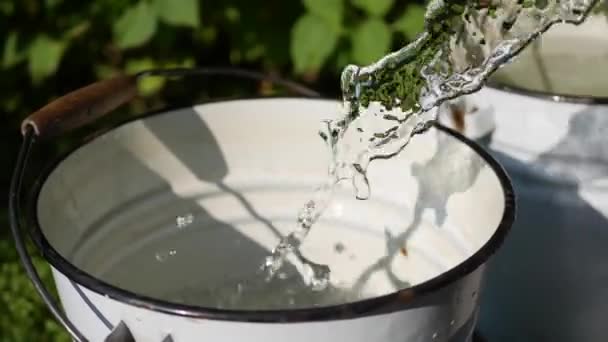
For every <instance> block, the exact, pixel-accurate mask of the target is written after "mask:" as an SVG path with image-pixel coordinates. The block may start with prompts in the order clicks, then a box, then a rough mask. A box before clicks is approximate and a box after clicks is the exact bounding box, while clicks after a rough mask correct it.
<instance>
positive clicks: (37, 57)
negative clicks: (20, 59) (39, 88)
mask: <svg viewBox="0 0 608 342" xmlns="http://www.w3.org/2000/svg"><path fill="white" fill-rule="evenodd" d="M64 49H65V45H64V43H63V42H61V41H58V40H54V39H52V38H50V37H48V36H46V35H44V34H42V35H39V36H38V37H36V39H34V41H33V42H32V44H31V45H30V47H29V50H28V59H29V72H30V76H31V77H32V81H33V82H34V84H38V83H40V81H42V80H44V79H45V78H47V77H48V76H50V75H52V74H53V73H55V71H56V70H57V67H58V66H59V62H60V61H61V56H62V55H63V51H64Z"/></svg>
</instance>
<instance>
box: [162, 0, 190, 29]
mask: <svg viewBox="0 0 608 342" xmlns="http://www.w3.org/2000/svg"><path fill="white" fill-rule="evenodd" d="M155 5H156V12H157V13H158V17H159V18H160V20H162V21H163V22H165V23H167V24H169V25H174V26H187V27H198V25H199V0H156V1H155Z"/></svg>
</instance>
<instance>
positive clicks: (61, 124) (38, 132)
mask: <svg viewBox="0 0 608 342" xmlns="http://www.w3.org/2000/svg"><path fill="white" fill-rule="evenodd" d="M147 76H162V77H183V76H233V77H242V78H249V79H252V80H258V81H270V82H271V83H275V84H278V85H281V86H283V87H285V88H286V89H288V90H290V91H292V92H294V93H295V94H298V95H301V96H306V97H319V96H320V94H319V93H318V92H316V91H314V90H311V89H309V88H307V87H305V86H303V85H300V84H298V83H295V82H292V81H288V80H285V79H282V78H279V77H275V76H271V75H267V74H264V73H260V72H255V71H250V70H243V69H237V68H174V69H153V70H146V71H142V72H139V73H137V74H134V75H121V76H117V77H114V78H111V79H107V80H102V81H99V82H96V83H93V84H90V85H88V86H86V87H83V88H80V89H77V90H75V91H73V92H71V93H68V94H67V95H64V96H62V97H60V98H58V99H56V100H54V101H52V102H51V103H49V104H48V105H46V106H44V107H42V108H41V109H39V110H37V111H36V112H34V113H32V114H31V115H29V116H28V117H27V118H26V119H25V120H23V122H22V123H21V134H22V135H23V142H22V144H21V147H20V149H19V153H18V155H17V162H16V164H15V169H14V171H13V175H12V178H11V184H10V189H9V204H8V209H9V222H10V228H11V233H12V235H13V239H14V240H15V248H16V250H17V254H18V255H19V259H20V261H21V264H22V265H23V268H24V270H25V273H26V275H27V276H28V278H29V279H30V281H31V282H32V283H33V284H34V288H35V289H36V291H37V292H38V294H39V295H40V297H41V298H42V300H43V301H44V303H45V304H46V306H47V307H48V308H49V310H50V311H51V313H52V314H53V316H54V317H55V319H56V320H57V321H58V322H59V324H61V326H63V328H64V329H65V330H66V331H67V332H68V333H69V334H70V335H71V337H72V339H73V340H74V341H76V342H88V339H87V338H86V337H85V336H84V335H83V334H82V333H81V332H80V331H79V330H78V328H76V326H75V325H74V324H73V323H72V322H71V321H70V320H69V318H68V317H67V316H66V315H65V314H64V313H63V311H62V310H61V309H60V307H59V305H58V304H57V302H56V300H55V298H53V296H52V295H51V294H50V292H49V291H48V289H47V288H46V287H45V285H44V283H43V282H42V280H41V278H40V275H39V274H38V271H37V270H36V268H35V266H34V264H33V263H32V259H31V257H30V255H29V252H28V251H27V248H26V243H25V241H24V237H23V234H22V230H23V229H22V222H21V220H22V216H21V191H22V183H23V176H24V173H25V169H26V168H27V162H28V159H29V157H30V152H31V150H32V147H33V145H34V143H35V142H36V141H37V140H41V141H43V140H48V139H51V138H54V137H57V136H61V135H62V134H65V133H67V132H69V131H72V130H75V129H77V128H80V127H82V126H85V125H88V124H91V123H93V122H95V120H96V119H98V118H101V117H102V116H104V115H106V114H108V113H110V112H112V111H113V110H114V109H117V108H118V107H120V106H121V105H123V104H125V103H127V102H129V101H130V100H132V99H133V98H135V96H137V82H138V81H139V80H140V79H141V78H143V77H147ZM30 238H31V236H30Z"/></svg>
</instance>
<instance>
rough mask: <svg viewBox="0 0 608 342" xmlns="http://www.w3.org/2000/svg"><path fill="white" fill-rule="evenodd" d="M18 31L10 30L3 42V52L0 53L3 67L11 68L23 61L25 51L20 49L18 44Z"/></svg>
mask: <svg viewBox="0 0 608 342" xmlns="http://www.w3.org/2000/svg"><path fill="white" fill-rule="evenodd" d="M18 35H19V34H18V33H17V32H15V31H13V32H10V33H9V34H8V35H7V37H6V41H5V42H4V53H3V54H2V67H4V68H5V69H8V68H12V67H13V66H15V65H16V64H18V63H20V62H21V61H23V60H24V59H25V57H26V54H25V51H20V49H19V44H18V40H19V37H18Z"/></svg>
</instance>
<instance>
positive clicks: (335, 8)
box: [303, 0, 344, 31]
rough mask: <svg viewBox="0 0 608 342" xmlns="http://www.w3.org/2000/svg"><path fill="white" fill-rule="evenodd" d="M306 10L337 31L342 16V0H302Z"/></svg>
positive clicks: (340, 24)
mask: <svg viewBox="0 0 608 342" xmlns="http://www.w3.org/2000/svg"><path fill="white" fill-rule="evenodd" d="M303 1H304V7H306V9H307V10H308V12H310V13H312V14H314V15H316V16H317V17H319V18H322V19H323V20H325V21H326V22H327V23H328V24H329V25H330V26H331V28H332V29H334V30H335V31H339V30H340V27H341V26H342V19H343V17H344V0H303Z"/></svg>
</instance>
